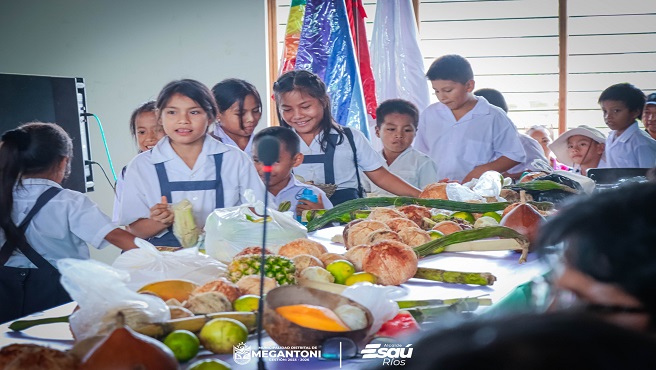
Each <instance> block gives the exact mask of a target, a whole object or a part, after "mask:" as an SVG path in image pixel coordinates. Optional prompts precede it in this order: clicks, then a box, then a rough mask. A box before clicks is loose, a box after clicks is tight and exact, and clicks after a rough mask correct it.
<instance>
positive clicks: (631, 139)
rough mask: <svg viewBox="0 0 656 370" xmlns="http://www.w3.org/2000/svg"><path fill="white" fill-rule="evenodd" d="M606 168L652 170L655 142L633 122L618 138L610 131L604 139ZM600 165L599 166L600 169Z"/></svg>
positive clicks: (655, 150) (654, 158) (655, 164)
mask: <svg viewBox="0 0 656 370" xmlns="http://www.w3.org/2000/svg"><path fill="white" fill-rule="evenodd" d="M605 153H606V163H604V164H603V166H604V167H607V168H652V167H655V166H656V140H654V139H652V138H651V136H649V134H648V133H646V132H644V131H642V130H640V128H639V127H638V121H636V122H633V123H632V124H631V126H629V127H628V128H627V129H626V130H625V131H624V132H623V133H622V135H620V136H617V133H616V131H611V132H610V134H608V138H607V139H606V149H605ZM601 166H602V164H600V165H599V167H601Z"/></svg>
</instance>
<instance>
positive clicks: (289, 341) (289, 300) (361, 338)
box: [262, 285, 373, 348]
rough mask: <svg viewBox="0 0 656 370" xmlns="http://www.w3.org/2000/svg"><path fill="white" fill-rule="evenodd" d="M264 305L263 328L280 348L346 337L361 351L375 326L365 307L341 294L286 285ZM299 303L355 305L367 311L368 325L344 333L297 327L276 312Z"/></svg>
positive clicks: (333, 307) (318, 343) (332, 306)
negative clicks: (278, 309) (368, 334)
mask: <svg viewBox="0 0 656 370" xmlns="http://www.w3.org/2000/svg"><path fill="white" fill-rule="evenodd" d="M264 303H265V305H264V318H263V322H262V326H263V327H264V330H266V332H267V333H268V334H269V336H270V337H271V339H273V340H274V341H275V342H276V343H277V344H278V345H279V346H283V347H287V346H320V345H321V344H322V343H323V342H324V341H325V340H326V339H328V338H334V337H345V338H349V339H351V340H353V341H354V342H355V343H356V344H357V345H358V347H359V348H363V347H364V345H365V344H366V343H368V340H369V339H370V338H368V336H367V332H368V331H369V329H370V328H371V325H372V324H373V316H372V315H371V312H370V311H369V310H368V309H367V308H366V307H364V306H363V305H361V304H359V303H357V302H355V301H352V300H350V299H349V298H346V297H344V296H341V295H339V294H334V293H329V292H326V291H323V290H319V289H313V288H308V287H303V286H298V285H285V286H281V287H279V288H276V289H273V290H271V291H270V292H269V293H267V295H266V297H265V299H264ZM295 304H311V305H316V306H321V307H326V308H329V309H331V310H334V309H336V308H337V307H339V306H341V305H344V304H349V305H353V306H356V307H359V308H360V309H362V310H363V311H364V312H365V315H366V317H367V326H366V327H364V328H363V329H359V330H351V331H342V332H335V331H324V330H318V329H310V328H306V327H304V326H300V325H298V324H295V323H293V322H291V321H289V320H287V319H285V318H284V317H282V316H281V315H280V314H278V313H277V312H276V308H278V307H282V306H289V305H295Z"/></svg>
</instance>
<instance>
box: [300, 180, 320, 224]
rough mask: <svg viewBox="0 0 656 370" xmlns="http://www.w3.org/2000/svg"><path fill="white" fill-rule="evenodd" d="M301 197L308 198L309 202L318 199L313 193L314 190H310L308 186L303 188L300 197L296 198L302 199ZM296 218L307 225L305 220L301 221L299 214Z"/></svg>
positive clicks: (315, 201)
mask: <svg viewBox="0 0 656 370" xmlns="http://www.w3.org/2000/svg"><path fill="white" fill-rule="evenodd" d="M303 199H305V200H309V201H310V202H314V203H317V202H318V201H319V198H317V195H316V194H314V192H312V190H310V189H308V188H305V189H303V193H301V197H300V198H298V200H303ZM296 220H298V222H300V223H302V224H303V225H307V222H303V221H301V216H300V215H298V216H296Z"/></svg>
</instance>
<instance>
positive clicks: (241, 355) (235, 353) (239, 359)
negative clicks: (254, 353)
mask: <svg viewBox="0 0 656 370" xmlns="http://www.w3.org/2000/svg"><path fill="white" fill-rule="evenodd" d="M232 359H233V360H235V363H236V364H239V365H246V364H247V363H249V362H250V361H251V346H247V345H245V344H244V342H241V343H239V344H238V345H236V346H232Z"/></svg>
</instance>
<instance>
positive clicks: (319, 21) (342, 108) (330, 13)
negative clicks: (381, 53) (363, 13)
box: [294, 0, 369, 137]
mask: <svg viewBox="0 0 656 370" xmlns="http://www.w3.org/2000/svg"><path fill="white" fill-rule="evenodd" d="M294 69H305V70H309V71H312V72H314V73H316V74H317V75H318V76H319V77H320V78H321V79H322V80H323V81H324V82H325V83H326V87H327V88H328V96H329V97H330V102H331V112H332V114H333V117H334V118H335V120H336V121H337V122H338V123H339V124H340V125H343V126H347V127H351V128H355V129H358V130H360V131H362V132H363V133H364V134H365V136H367V137H369V129H368V127H367V115H366V110H365V103H364V95H363V92H362V81H361V79H360V71H359V68H358V64H357V61H356V58H355V51H354V46H353V39H352V38H351V31H350V26H349V23H348V18H347V13H346V5H345V3H344V0H308V1H307V2H306V6H305V17H304V18H303V28H302V30H301V39H300V41H299V44H298V52H297V54H296V65H295V67H294Z"/></svg>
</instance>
